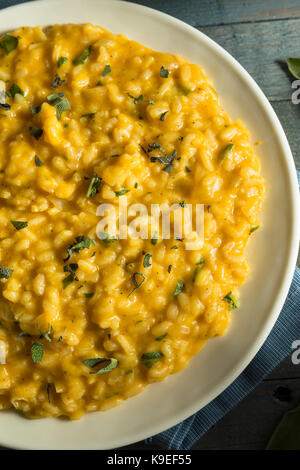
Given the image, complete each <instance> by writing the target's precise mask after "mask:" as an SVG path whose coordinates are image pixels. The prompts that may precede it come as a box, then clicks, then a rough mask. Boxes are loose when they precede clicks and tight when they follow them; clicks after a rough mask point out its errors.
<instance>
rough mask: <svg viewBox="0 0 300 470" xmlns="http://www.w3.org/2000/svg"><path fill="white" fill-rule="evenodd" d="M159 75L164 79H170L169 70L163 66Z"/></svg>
mask: <svg viewBox="0 0 300 470" xmlns="http://www.w3.org/2000/svg"><path fill="white" fill-rule="evenodd" d="M159 74H160V76H161V77H162V78H168V76H169V70H168V69H165V68H164V67H163V66H161V68H160V72H159Z"/></svg>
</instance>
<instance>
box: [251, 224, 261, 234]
mask: <svg viewBox="0 0 300 470" xmlns="http://www.w3.org/2000/svg"><path fill="white" fill-rule="evenodd" d="M259 227H260V225H255V226H254V227H251V228H250V230H249V234H250V235H251V233H253V232H255V230H258V229H259Z"/></svg>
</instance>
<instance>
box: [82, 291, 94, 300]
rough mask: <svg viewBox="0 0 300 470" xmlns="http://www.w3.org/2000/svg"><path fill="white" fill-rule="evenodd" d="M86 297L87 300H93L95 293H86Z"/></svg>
mask: <svg viewBox="0 0 300 470" xmlns="http://www.w3.org/2000/svg"><path fill="white" fill-rule="evenodd" d="M84 296H85V297H86V298H87V299H91V298H92V297H94V292H86V293H85V294H84Z"/></svg>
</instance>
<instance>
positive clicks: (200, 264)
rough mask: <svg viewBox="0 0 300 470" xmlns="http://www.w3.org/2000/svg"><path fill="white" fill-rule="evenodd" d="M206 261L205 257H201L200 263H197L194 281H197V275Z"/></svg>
mask: <svg viewBox="0 0 300 470" xmlns="http://www.w3.org/2000/svg"><path fill="white" fill-rule="evenodd" d="M204 263H205V259H204V258H201V259H200V261H198V263H196V269H195V271H194V274H193V282H195V281H196V278H197V275H198V272H199V271H200V269H201V267H202V265H203V264H204Z"/></svg>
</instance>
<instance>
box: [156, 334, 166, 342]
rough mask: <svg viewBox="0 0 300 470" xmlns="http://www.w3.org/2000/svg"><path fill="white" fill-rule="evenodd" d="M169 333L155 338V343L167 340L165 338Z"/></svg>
mask: <svg viewBox="0 0 300 470" xmlns="http://www.w3.org/2000/svg"><path fill="white" fill-rule="evenodd" d="M167 334H168V333H165V334H164V335H161V336H158V337H157V338H155V341H162V340H163V339H165V337H166V336H167Z"/></svg>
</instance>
